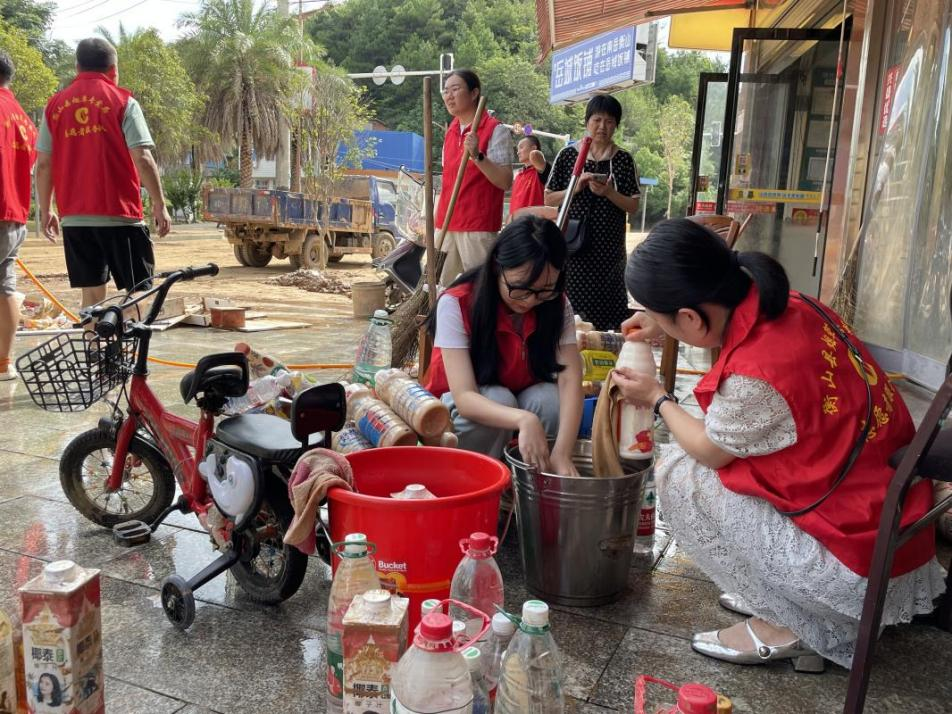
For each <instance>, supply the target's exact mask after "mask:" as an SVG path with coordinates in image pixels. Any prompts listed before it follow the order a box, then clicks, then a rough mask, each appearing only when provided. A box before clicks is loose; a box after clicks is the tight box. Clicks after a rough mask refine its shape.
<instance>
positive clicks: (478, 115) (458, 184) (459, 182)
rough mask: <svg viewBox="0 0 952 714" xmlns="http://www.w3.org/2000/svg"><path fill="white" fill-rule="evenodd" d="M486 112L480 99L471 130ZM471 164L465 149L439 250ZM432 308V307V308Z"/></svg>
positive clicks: (483, 98)
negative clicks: (467, 168)
mask: <svg viewBox="0 0 952 714" xmlns="http://www.w3.org/2000/svg"><path fill="white" fill-rule="evenodd" d="M485 110H486V97H483V96H480V97H479V104H477V105H476V116H474V117H473V123H472V124H470V128H469V130H470V131H471V132H475V131H477V130H478V129H479V122H481V121H482V120H483V112H484V111H485ZM468 164H469V149H466V148H465V147H464V148H463V158H462V160H461V161H460V162H459V171H457V172H456V183H454V184H453V193H451V194H450V202H449V205H447V207H446V216H445V217H444V218H443V228H442V229H441V230H440V245H439V246H438V250H440V251H442V250H443V241H444V238H445V237H446V231H448V230H449V228H450V221H451V220H453V211H455V210H456V199H457V198H459V190H460V187H461V186H462V185H463V176H464V175H465V174H466V167H467V165H468ZM431 307H432V306H431Z"/></svg>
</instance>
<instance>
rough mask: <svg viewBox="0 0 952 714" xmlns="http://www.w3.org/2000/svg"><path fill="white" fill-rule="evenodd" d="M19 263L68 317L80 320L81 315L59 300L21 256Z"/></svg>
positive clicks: (27, 274) (75, 320)
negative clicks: (74, 312) (31, 270)
mask: <svg viewBox="0 0 952 714" xmlns="http://www.w3.org/2000/svg"><path fill="white" fill-rule="evenodd" d="M17 265H19V266H20V270H22V271H23V272H24V273H26V277H28V278H29V279H30V280H32V281H33V284H34V285H36V287H38V288H39V289H40V292H41V293H43V294H44V295H45V296H46V297H48V298H49V299H50V302H52V303H53V304H54V305H56V307H58V308H59V309H60V310H62V311H63V313H64V314H65V315H66V317H68V318H69V319H70V320H72V321H73V322H79V317H78V316H77V315H75V314H73V313H72V312H71V311H70V309H69V308H68V307H66V306H65V305H64V304H63V303H61V302H60V301H59V300H57V299H56V296H55V295H54V294H53V293H51V292H50V291H49V290H48V289H47V287H46V286H45V285H44V284H43V283H41V282H40V279H39V278H38V277H36V276H35V275H34V274H33V273H32V272H30V269H29V268H28V267H26V264H25V263H24V262H23V261H22V260H20V259H19V258H17Z"/></svg>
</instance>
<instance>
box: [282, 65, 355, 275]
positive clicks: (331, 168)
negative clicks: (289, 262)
mask: <svg viewBox="0 0 952 714" xmlns="http://www.w3.org/2000/svg"><path fill="white" fill-rule="evenodd" d="M302 90H303V91H302V95H301V100H300V101H298V102H296V103H292V105H291V107H292V110H291V113H290V117H291V122H290V123H291V127H292V132H293V135H294V136H295V138H296V142H297V143H299V146H300V152H301V168H302V169H303V172H304V184H303V189H304V191H305V192H306V193H309V194H312V195H314V196H316V197H317V198H318V200H320V201H321V202H322V203H323V204H324V208H323V210H322V212H321V213H322V215H323V216H324V219H325V221H327V220H329V219H330V201H331V198H332V197H333V196H334V195H335V193H336V192H335V189H336V188H337V187H338V186H339V184H340V181H341V179H342V178H343V177H344V173H345V171H346V169H347V167H348V166H353V165H360V162H361V160H362V159H363V158H364V157H367V156H373V154H374V147H373V146H361V145H360V144H359V143H358V141H357V136H356V133H355V132H357V131H359V130H361V129H363V128H365V127H366V126H367V123H368V122H369V121H370V118H371V114H370V111H369V109H368V106H367V102H366V101H365V100H364V90H363V89H361V88H360V87H358V86H357V85H355V84H354V83H353V82H352V81H351V80H350V79H348V78H347V76H346V75H345V74H344V73H343V72H342V71H341V70H339V69H337V68H335V67H331V66H329V65H326V64H324V63H320V64H318V66H317V67H315V68H314V72H313V73H312V74H311V75H310V77H309V81H308V82H307V84H306V86H305V87H302ZM341 147H343V151H341ZM341 154H342V156H341ZM294 180H295V177H292V181H294ZM324 229H325V232H326V231H327V229H328V227H327V226H324ZM309 240H310V239H309ZM318 248H319V250H320V259H319V264H320V266H321V267H322V268H323V267H326V265H327V258H328V253H327V250H326V248H327V245H326V243H325V241H321V242H320V243H319V244H318ZM304 253H305V254H310V248H309V246H308V245H307V244H305V246H304Z"/></svg>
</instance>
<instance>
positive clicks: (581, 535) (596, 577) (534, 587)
mask: <svg viewBox="0 0 952 714" xmlns="http://www.w3.org/2000/svg"><path fill="white" fill-rule="evenodd" d="M591 454H592V446H591V442H590V441H579V442H578V443H577V444H576V447H575V454H574V457H573V460H574V461H575V465H576V467H577V468H578V470H579V472H580V473H582V474H584V475H583V476H582V477H574V476H558V475H555V474H546V473H539V472H538V471H535V470H533V469H532V468H531V467H530V466H529V465H528V464H526V463H524V462H523V461H522V457H521V455H520V454H519V449H518V448H517V447H515V446H513V447H511V448H509V449H507V450H506V460H507V461H508V462H509V464H510V466H512V473H513V486H514V488H515V499H516V522H517V524H518V525H519V540H520V544H521V548H522V566H523V570H524V571H525V574H526V586H527V588H528V589H529V592H530V593H532V594H533V595H535V596H537V597H539V598H541V599H543V600H546V601H547V602H552V603H557V604H559V605H572V606H576V607H595V606H597V605H605V604H607V603H610V602H614V601H615V600H617V599H618V598H619V597H621V595H622V593H624V591H625V587H626V585H627V582H628V570H629V568H630V566H631V555H632V546H633V544H634V536H635V529H636V528H637V526H638V514H639V512H640V510H641V497H642V492H643V489H644V484H645V480H646V477H647V475H648V473H649V472H650V470H651V469H652V468H653V465H654V462H653V461H647V460H646V461H645V464H644V466H640V465H639V464H638V462H629V463H628V464H626V465H625V467H624V471H625V474H624V475H623V476H617V477H613V478H595V477H592V476H591V474H592V455H591Z"/></svg>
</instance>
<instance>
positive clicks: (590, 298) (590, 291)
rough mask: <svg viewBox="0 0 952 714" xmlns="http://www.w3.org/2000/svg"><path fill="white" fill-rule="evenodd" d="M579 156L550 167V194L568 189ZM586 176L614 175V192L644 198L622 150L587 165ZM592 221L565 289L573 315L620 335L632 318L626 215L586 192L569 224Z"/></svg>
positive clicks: (565, 153) (573, 152)
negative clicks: (575, 221)
mask: <svg viewBox="0 0 952 714" xmlns="http://www.w3.org/2000/svg"><path fill="white" fill-rule="evenodd" d="M577 158H578V150H577V149H576V148H575V147H573V146H569V147H566V148H565V149H563V150H562V152H561V153H560V154H559V155H558V157H557V158H556V160H555V164H554V166H553V167H552V174H551V176H550V177H549V184H548V189H549V190H551V191H563V190H565V189H566V188H568V185H569V179H570V178H571V176H572V167H573V166H575V160H576V159H577ZM585 171H589V172H591V173H602V174H611V175H612V176H613V178H614V183H615V188H617V189H618V191H619V193H622V194H624V195H625V196H634V195H635V194H638V193H640V191H639V189H638V170H637V168H636V167H635V162H634V159H632V157H631V154H629V153H628V152H627V151H625V150H623V149H619V150H618V151H617V152H616V153H615V155H614V156H613V157H612V158H611V159H604V160H603V161H594V160H592V159H589V160H588V161H586V162H585ZM586 217H587V219H588V221H587V222H588V225H587V227H586V236H587V238H586V243H585V247H584V248H582V250H580V251H579V252H578V253H576V254H575V255H574V256H572V257H571V258H569V261H568V267H567V268H566V285H567V288H568V295H569V300H570V301H571V303H572V306H573V307H574V308H575V311H576V312H577V313H578V314H579V315H581V316H582V319H584V320H585V321H587V322H591V323H593V324H594V325H595V329H596V330H617V329H618V328H619V326H620V325H621V323H622V322H623V321H624V320H625V319H627V318H628V317H629V316H630V315H631V310H629V308H628V293H627V292H626V290H625V260H626V254H625V232H626V225H625V222H626V219H627V214H626V213H625V212H624V211H623V210H621V209H620V208H618V207H617V206H616V205H615V204H614V203H612V202H611V201H610V200H609V199H608V198H606V197H605V196H596V195H595V194H594V193H592V192H591V191H589V190H588V188H584V189H582V190H581V191H580V192H579V193H578V194H577V195H576V196H575V198H574V199H573V201H572V207H571V208H570V209H569V218H575V219H579V220H582V219H584V218H586Z"/></svg>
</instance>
